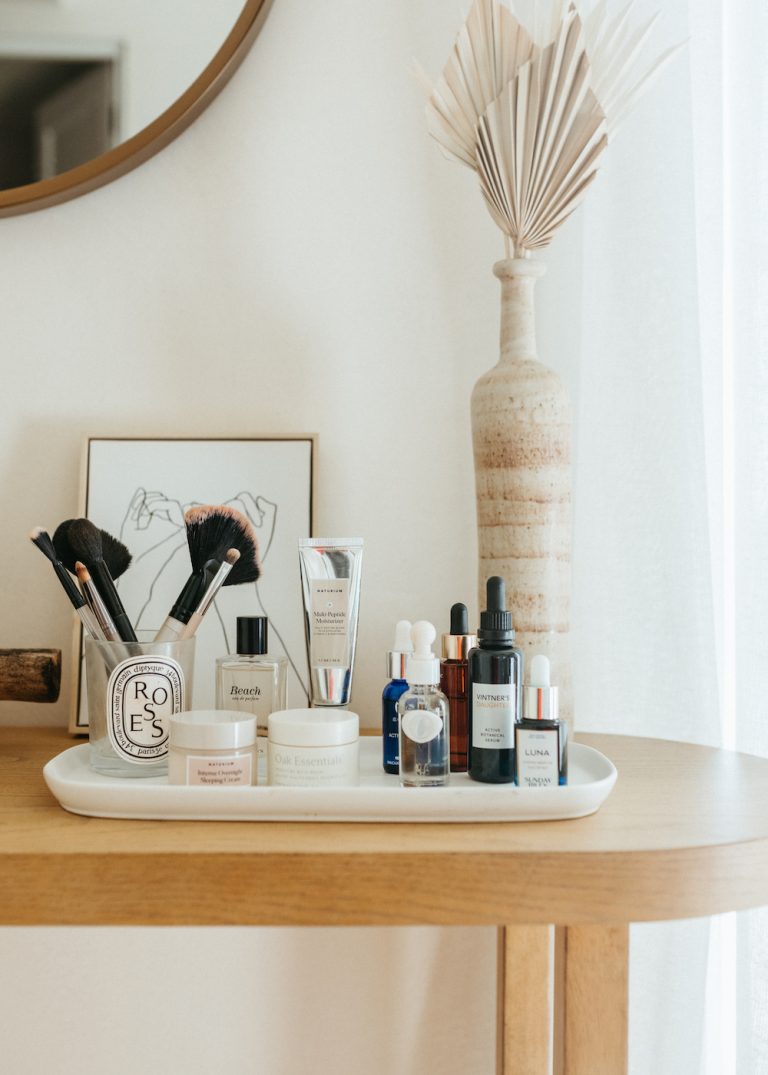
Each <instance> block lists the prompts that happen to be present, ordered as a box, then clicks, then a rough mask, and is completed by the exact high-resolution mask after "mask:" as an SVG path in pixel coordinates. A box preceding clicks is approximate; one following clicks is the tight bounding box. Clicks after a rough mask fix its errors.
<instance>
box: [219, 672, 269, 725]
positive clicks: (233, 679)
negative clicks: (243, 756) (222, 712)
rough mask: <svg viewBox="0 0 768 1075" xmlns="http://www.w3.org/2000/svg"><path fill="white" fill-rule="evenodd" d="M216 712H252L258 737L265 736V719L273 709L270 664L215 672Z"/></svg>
mask: <svg viewBox="0 0 768 1075" xmlns="http://www.w3.org/2000/svg"><path fill="white" fill-rule="evenodd" d="M219 676H220V684H219V700H218V705H219V708H220V709H234V710H239V711H241V712H244V713H253V714H254V716H255V717H256V726H257V729H258V734H259V735H266V734H267V718H268V717H269V714H270V713H273V712H274V710H275V704H274V702H275V698H274V695H275V679H276V671H275V668H274V667H273V666H270V665H255V664H254V665H247V666H242V665H241V666H240V667H239V668H227V667H226V665H225V666H224V667H223V668H220V669H219Z"/></svg>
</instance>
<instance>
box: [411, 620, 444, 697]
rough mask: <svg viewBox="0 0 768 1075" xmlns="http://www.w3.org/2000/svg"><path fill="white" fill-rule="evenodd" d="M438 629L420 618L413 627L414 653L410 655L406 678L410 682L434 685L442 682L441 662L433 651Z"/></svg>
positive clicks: (412, 683)
mask: <svg viewBox="0 0 768 1075" xmlns="http://www.w3.org/2000/svg"><path fill="white" fill-rule="evenodd" d="M436 638H437V631H436V630H435V628H434V627H433V625H432V624H431V623H429V622H428V621H427V620H418V622H417V623H414V625H413V627H412V628H411V641H412V642H413V653H410V654H409V655H408V663H407V666H406V673H405V678H406V679H407V680H408V682H409V684H411V686H413V685H414V684H419V685H421V686H424V685H427V686H433V685H435V684H437V683H439V682H440V662H439V661H438V659H437V657H435V655H434V653H433V652H432V643H433V642H434V641H435V639H436Z"/></svg>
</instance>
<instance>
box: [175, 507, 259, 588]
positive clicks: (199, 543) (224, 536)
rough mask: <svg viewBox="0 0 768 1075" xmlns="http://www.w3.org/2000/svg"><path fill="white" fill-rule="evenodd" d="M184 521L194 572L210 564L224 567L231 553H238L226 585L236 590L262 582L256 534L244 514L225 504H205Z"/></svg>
mask: <svg viewBox="0 0 768 1075" xmlns="http://www.w3.org/2000/svg"><path fill="white" fill-rule="evenodd" d="M184 519H185V521H186V524H187V542H188V544H189V556H190V559H191V561H192V568H193V570H194V571H201V570H202V569H203V568H204V566H205V564H206V563H207V562H208V561H209V560H217V561H218V562H219V563H221V562H222V561H223V560H225V559H226V556H227V553H228V552H229V550H230V549H236V550H237V551H238V552H239V554H240V555H239V557H238V559H237V560H236V561H235V563H234V565H233V567H232V570H231V571H230V573H229V575H228V576H227V579H226V581H225V583H224V585H225V586H237V585H238V584H240V583H242V582H255V581H256V579H258V578H259V576H260V575H261V564H260V563H259V543H258V540H257V538H256V531H255V530H254V528H253V525H252V523H251V522H250V520H249V519H248V518H247V517H246V516H245V515H243V514H242V512H240V511H237V510H236V509H235V508H230V507H227V506H226V505H224V504H215V505H212V504H202V505H199V506H197V507H194V508H189V509H188V510H187V511H186V512H185V513H184Z"/></svg>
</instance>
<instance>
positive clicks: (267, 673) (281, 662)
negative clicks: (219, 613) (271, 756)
mask: <svg viewBox="0 0 768 1075" xmlns="http://www.w3.org/2000/svg"><path fill="white" fill-rule="evenodd" d="M268 639H269V627H268V620H267V617H266V616H238V617H237V653H229V654H227V656H226V657H219V658H218V660H217V661H216V708H217V709H235V710H241V711H242V712H245V713H253V714H255V716H256V728H257V734H258V746H259V754H260V755H266V752H267V717H268V716H269V714H270V713H274V712H276V711H277V710H278V709H285V681H286V672H287V668H288V658H287V657H283V656H275V655H270V654H269V653H268V652H267V649H268V645H267V644H268Z"/></svg>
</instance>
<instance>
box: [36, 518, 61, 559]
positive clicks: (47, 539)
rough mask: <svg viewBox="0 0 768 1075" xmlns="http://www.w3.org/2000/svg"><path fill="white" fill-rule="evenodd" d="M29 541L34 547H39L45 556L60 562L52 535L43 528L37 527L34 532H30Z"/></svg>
mask: <svg viewBox="0 0 768 1075" xmlns="http://www.w3.org/2000/svg"><path fill="white" fill-rule="evenodd" d="M29 540H30V541H31V542H32V544H33V545H37V547H38V549H39V550H40V552H41V553H42V554H43V556H47V557H48V559H49V560H51V561H55V560H58V557H57V555H56V550H55V548H54V547H53V542H52V541H51V535H50V534H49V533H48V531H47V530H45V529H44V528H43V527H42V526H36V527H35V528H34V530H31V531H30V533H29Z"/></svg>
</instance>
